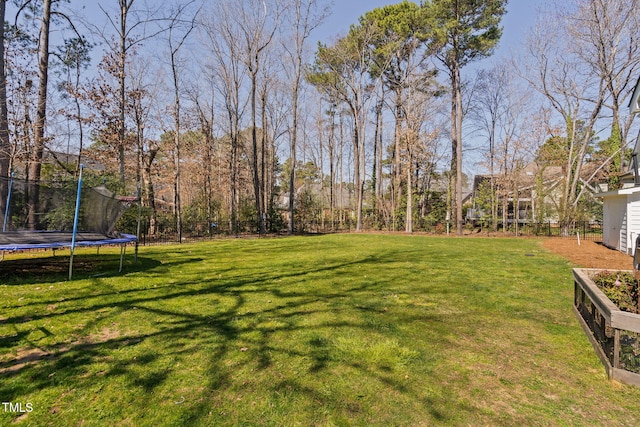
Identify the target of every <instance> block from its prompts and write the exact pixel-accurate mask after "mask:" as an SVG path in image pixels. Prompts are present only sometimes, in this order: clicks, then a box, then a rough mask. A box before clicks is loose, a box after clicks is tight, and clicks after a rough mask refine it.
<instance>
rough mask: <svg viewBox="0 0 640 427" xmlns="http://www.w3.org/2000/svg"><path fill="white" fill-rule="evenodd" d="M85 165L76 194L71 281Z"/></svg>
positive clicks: (71, 270)
mask: <svg viewBox="0 0 640 427" xmlns="http://www.w3.org/2000/svg"><path fill="white" fill-rule="evenodd" d="M83 169H84V165H80V174H79V175H78V193H77V194H76V212H75V215H74V217H73V234H72V236H71V256H70V257H69V280H71V276H72V275H73V252H74V250H75V248H76V235H77V234H78V217H79V216H80V195H81V194H82V170H83Z"/></svg>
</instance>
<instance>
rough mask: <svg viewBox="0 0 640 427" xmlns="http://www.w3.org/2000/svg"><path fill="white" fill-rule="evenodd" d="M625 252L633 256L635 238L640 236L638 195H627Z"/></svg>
mask: <svg viewBox="0 0 640 427" xmlns="http://www.w3.org/2000/svg"><path fill="white" fill-rule="evenodd" d="M627 218H628V219H627V237H628V239H627V246H626V247H627V250H626V252H627V253H628V254H630V255H633V251H634V247H633V246H634V244H635V241H636V237H638V234H640V193H634V194H630V195H629V203H628V204H627ZM623 252H625V251H623Z"/></svg>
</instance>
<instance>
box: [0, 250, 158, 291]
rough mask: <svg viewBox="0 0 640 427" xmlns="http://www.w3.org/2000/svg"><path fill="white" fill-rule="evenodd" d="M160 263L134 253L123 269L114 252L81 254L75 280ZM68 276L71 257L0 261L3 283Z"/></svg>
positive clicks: (48, 280) (50, 280)
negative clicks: (135, 255) (136, 257)
mask: <svg viewBox="0 0 640 427" xmlns="http://www.w3.org/2000/svg"><path fill="white" fill-rule="evenodd" d="M159 265H161V262H160V261H158V260H156V259H152V258H145V257H138V259H137V261H135V262H134V260H133V258H132V257H131V256H127V257H125V260H124V262H123V267H122V271H118V270H119V268H120V256H119V255H115V254H103V255H100V254H81V255H76V256H74V259H73V280H82V279H87V278H92V277H116V276H121V275H124V274H127V273H133V272H140V271H146V270H151V269H153V268H156V267H158V266H159ZM68 279H69V256H68V255H63V256H60V255H56V256H48V257H41V258H21V259H11V260H4V261H0V284H2V285H9V286H15V285H24V284H46V283H57V282H62V281H67V280H68Z"/></svg>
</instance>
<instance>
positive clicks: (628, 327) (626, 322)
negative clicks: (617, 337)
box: [611, 310, 640, 333]
mask: <svg viewBox="0 0 640 427" xmlns="http://www.w3.org/2000/svg"><path fill="white" fill-rule="evenodd" d="M611 327H613V328H616V329H622V330H624V331H630V332H637V333H640V315H638V314H635V313H629V312H627V311H622V310H617V311H615V312H612V313H611Z"/></svg>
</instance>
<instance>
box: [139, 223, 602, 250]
mask: <svg viewBox="0 0 640 427" xmlns="http://www.w3.org/2000/svg"><path fill="white" fill-rule="evenodd" d="M142 225H143V226H142V228H141V233H140V244H142V245H146V244H158V243H176V242H178V234H177V233H176V231H175V229H173V228H164V229H161V230H159V231H158V232H156V233H155V234H149V233H148V232H147V228H146V226H145V224H144V223H143V224H142ZM353 231H355V223H354V222H351V221H345V222H343V223H337V222H336V223H334V224H331V223H329V222H325V223H323V222H309V223H307V224H306V226H305V227H304V229H301V230H298V232H300V233H311V234H314V233H323V234H329V233H345V232H346V233H348V232H353ZM363 231H365V232H367V231H369V232H394V231H397V232H402V231H404V230H403V229H396V230H392V229H387V228H384V227H377V226H376V225H375V224H369V223H366V222H365V223H363ZM413 231H414V232H416V233H426V234H433V235H440V236H442V235H447V233H449V234H454V233H455V227H454V225H452V224H450V225H449V227H447V224H443V223H441V222H434V223H424V222H422V223H419V224H416V226H415V227H414V230H413ZM268 234H269V235H274V234H286V230H279V231H277V232H273V231H272V232H269V233H268ZM464 234H465V235H470V234H475V235H480V236H481V235H487V236H508V237H533V236H537V237H557V238H569V239H578V238H579V239H582V240H592V241H596V242H601V241H602V224H601V223H599V222H594V221H581V222H574V223H572V224H570V225H569V226H566V227H561V226H560V225H559V224H557V223H553V222H543V223H534V222H522V223H519V224H513V223H511V224H507V227H503V224H499V225H498V227H497V228H496V227H493V226H492V225H491V224H486V223H485V224H473V225H472V224H467V225H465V228H464ZM257 235H258V230H257V229H256V227H254V226H253V224H251V223H246V224H244V223H243V224H239V226H238V228H237V231H232V230H230V229H229V227H226V226H225V224H222V225H218V224H206V223H189V224H185V227H183V229H182V241H183V242H185V241H194V240H212V239H220V238H225V237H230V236H257Z"/></svg>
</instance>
